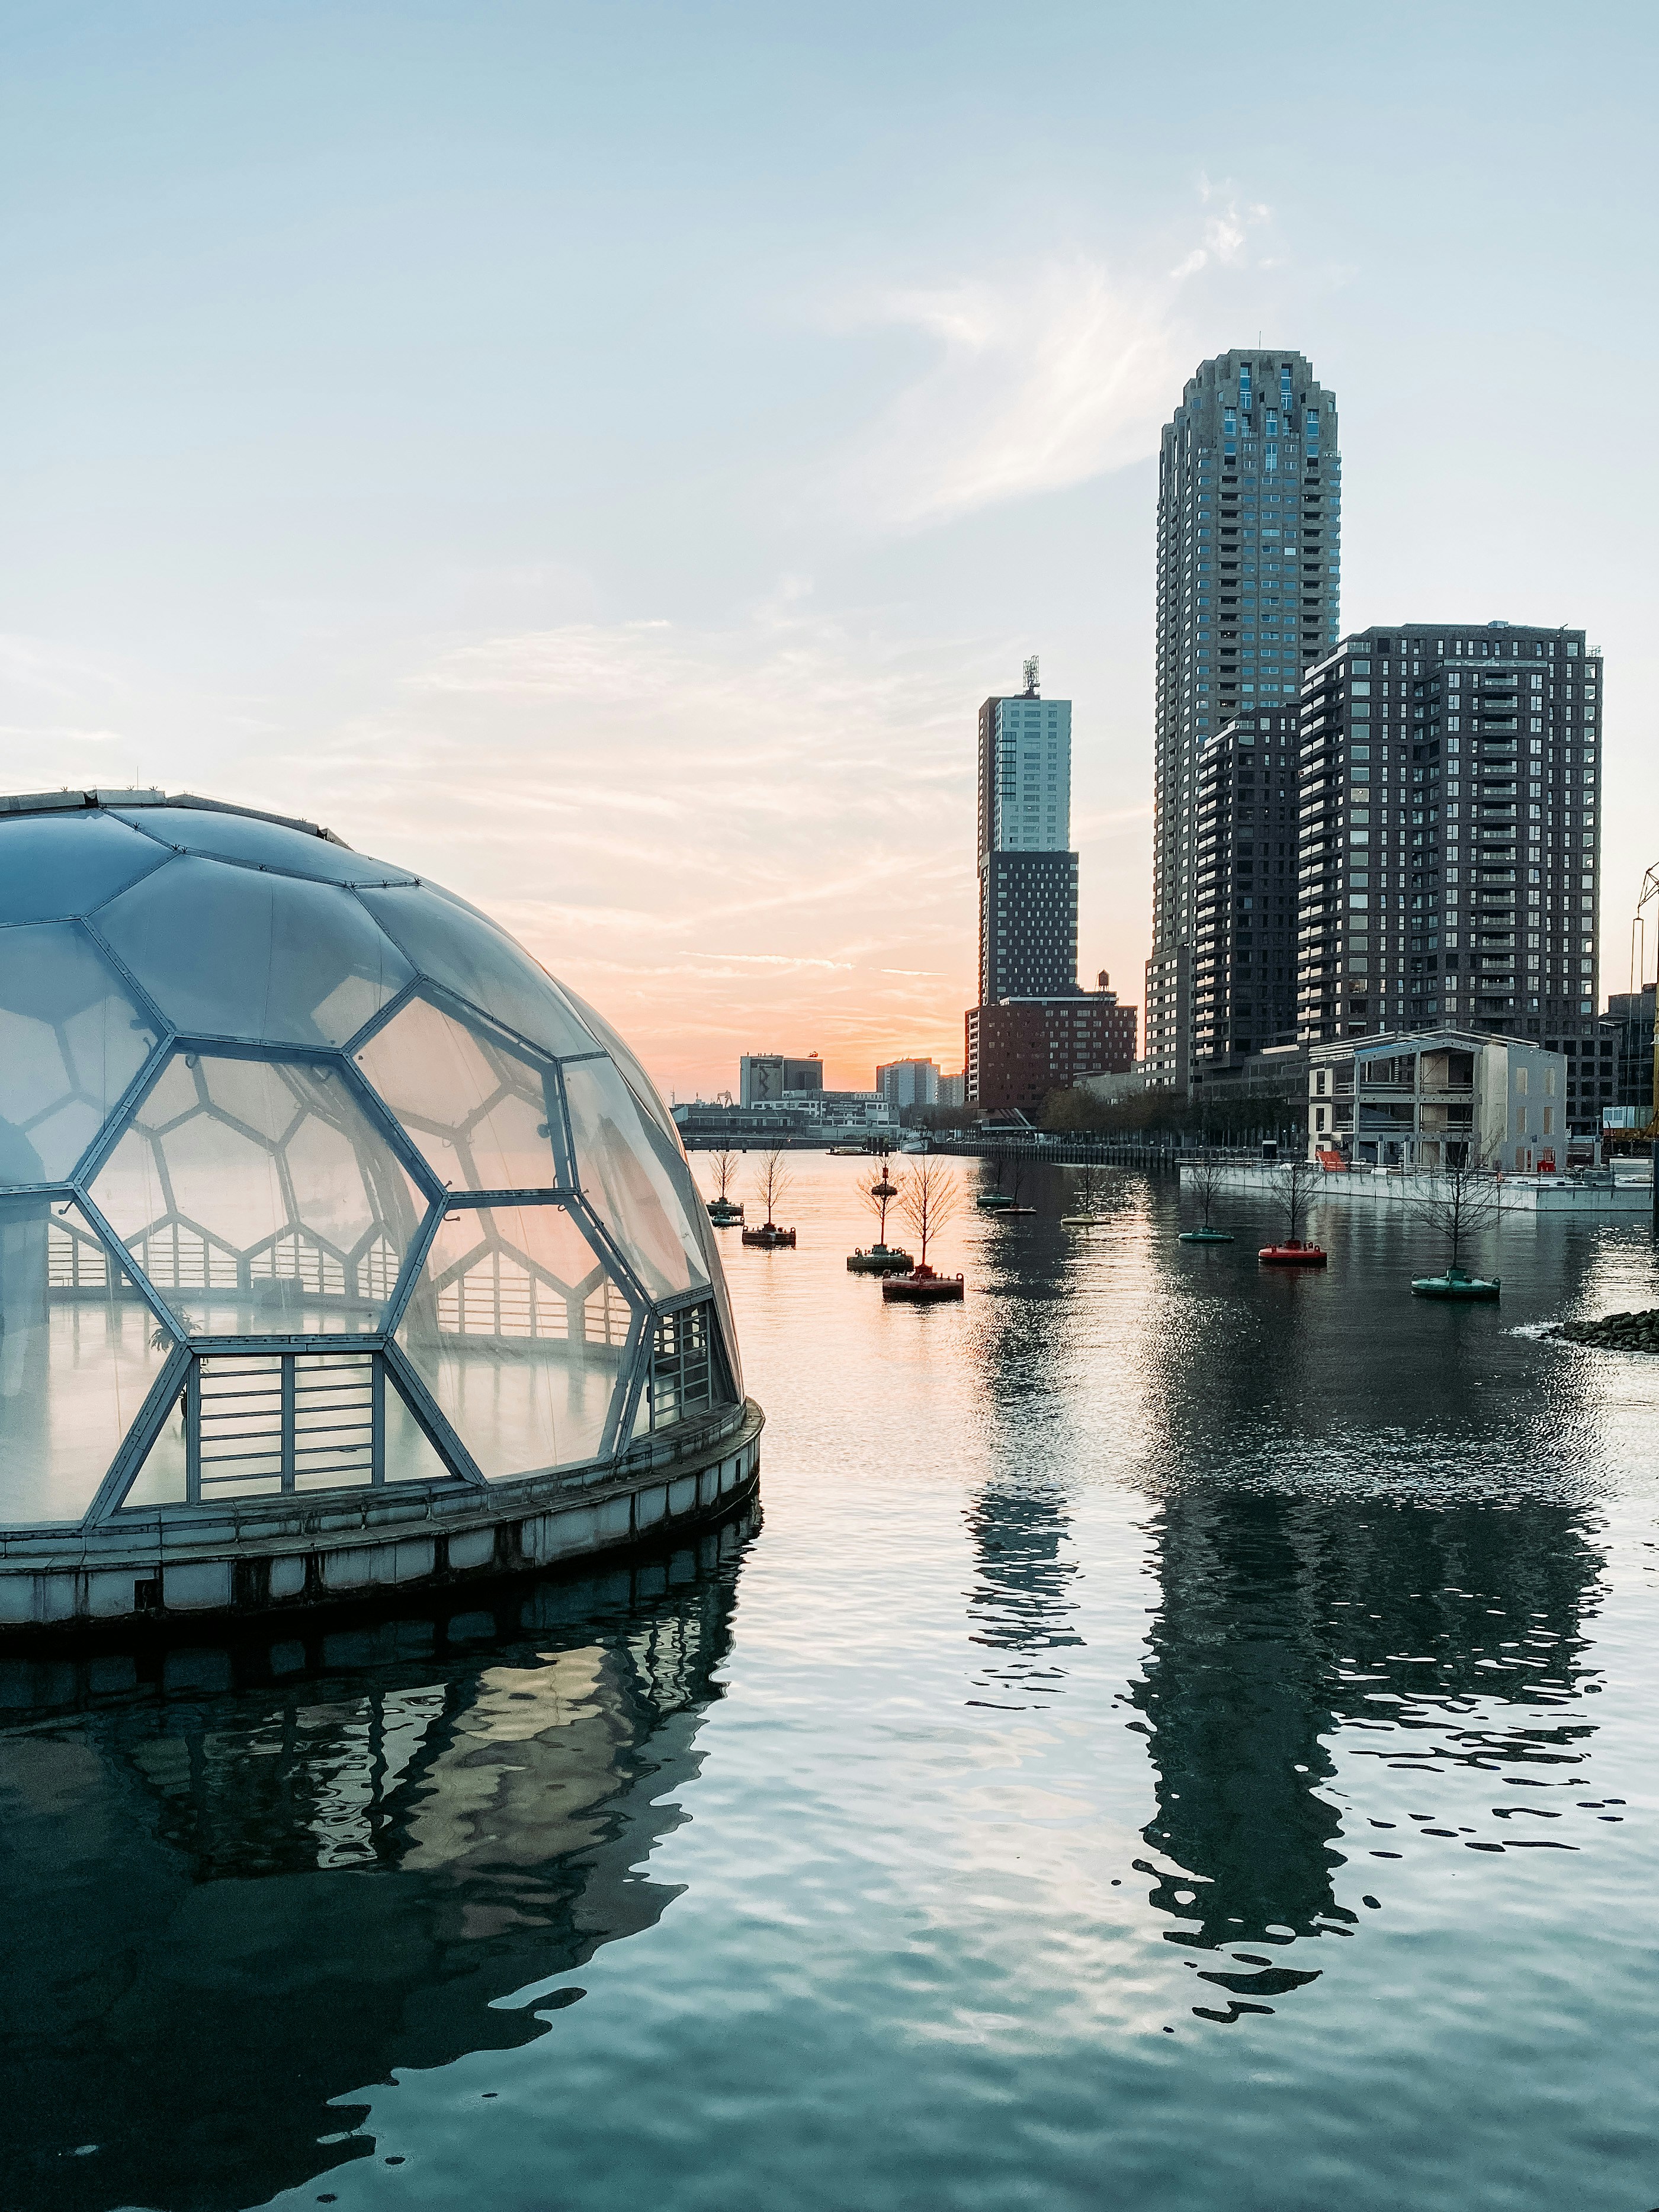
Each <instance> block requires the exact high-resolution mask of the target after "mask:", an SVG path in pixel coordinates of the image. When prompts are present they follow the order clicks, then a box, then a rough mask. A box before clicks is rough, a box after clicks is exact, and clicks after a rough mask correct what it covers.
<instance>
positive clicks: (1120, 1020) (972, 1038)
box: [964, 974, 1136, 1116]
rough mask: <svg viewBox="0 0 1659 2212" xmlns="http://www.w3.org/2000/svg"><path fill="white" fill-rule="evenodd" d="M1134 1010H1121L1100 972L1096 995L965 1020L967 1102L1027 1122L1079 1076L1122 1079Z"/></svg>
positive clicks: (1129, 1056) (1004, 1007) (1010, 1007)
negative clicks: (1009, 1113)
mask: <svg viewBox="0 0 1659 2212" xmlns="http://www.w3.org/2000/svg"><path fill="white" fill-rule="evenodd" d="M1135 1030H1136V1010H1135V1008H1134V1007H1133V1006H1119V1004H1118V1001H1117V993H1116V992H1115V991H1112V990H1109V989H1108V988H1107V983H1106V977H1105V975H1104V974H1102V975H1101V978H1100V987H1099V989H1098V990H1095V991H1075V990H1074V991H1073V993H1072V994H1071V995H1070V996H1069V997H1066V998H1057V999H1006V1000H1003V1001H1002V1002H1001V1003H1000V1005H997V1006H973V1007H970V1008H969V1012H968V1017H967V1038H966V1064H965V1068H964V1077H965V1081H966V1085H967V1091H968V1097H969V1102H970V1103H972V1104H975V1105H977V1106H981V1107H983V1108H984V1109H985V1110H986V1111H987V1113H1006V1112H1007V1111H1008V1110H1009V1109H1011V1108H1012V1109H1018V1111H1019V1112H1020V1113H1022V1114H1026V1115H1032V1116H1035V1115H1037V1114H1040V1113H1041V1112H1042V1102H1043V1100H1044V1099H1045V1098H1046V1097H1048V1093H1049V1092H1050V1091H1066V1090H1069V1089H1070V1087H1071V1086H1072V1085H1073V1084H1074V1083H1076V1082H1077V1081H1078V1080H1079V1078H1080V1077H1082V1076H1085V1075H1107V1074H1112V1075H1124V1074H1127V1073H1128V1072H1129V1070H1130V1069H1131V1068H1132V1067H1133V1066H1134V1061H1135Z"/></svg>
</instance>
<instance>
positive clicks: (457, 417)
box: [0, 0, 1659, 1095]
mask: <svg viewBox="0 0 1659 2212" xmlns="http://www.w3.org/2000/svg"><path fill="white" fill-rule="evenodd" d="M3 21H4V23H5V52H6V60H5V66H4V69H3V71H0V191H3V200H0V210H3V213H0V286H3V299H4V301H5V317H4V331H5V337H4V343H3V346H0V439H3V447H4V456H5V489H4V496H3V501H0V560H3V600H0V687H3V696H0V747H3V755H4V765H5V772H4V775H3V777H0V785H3V787H6V788H9V789H39V788H49V787H56V786H58V785H59V784H62V783H65V782H68V783H70V784H81V783H94V782H96V783H126V782H128V781H131V780H132V779H133V778H134V776H135V775H136V776H137V778H138V779H139V780H140V781H143V782H146V783H151V782H153V783H159V784H162V785H165V786H166V787H168V788H172V789H180V788H183V789H191V790H197V791H204V792H210V793H216V794H218V795H221V796H224V797H228V798H231V799H237V800H239V801H240V802H242V803H245V804H249V805H266V806H271V807H274V808H277V809H280V810H283V811H293V812H298V813H302V814H305V815H307V816H309V817H312V818H314V819H318V820H321V821H325V822H326V823H329V824H331V826H332V827H333V828H334V829H337V831H338V832H339V834H340V835H341V836H344V837H346V838H347V839H348V840H349V842H352V843H354V844H357V845H361V846H362V847H363V848H367V849H368V850H370V851H375V852H381V853H385V854H389V855H391V856H392V857H395V858H397V859H399V860H406V861H408V862H409V863H410V864H411V865H415V866H419V867H421V868H422V869H423V870H426V871H428V872H430V873H431V874H433V875H434V876H435V877H437V878H439V879H440V880H441V881H444V882H446V883H448V884H452V885H453V886H454V887H455V888H456V889H458V890H461V891H463V892H465V893H466V894H467V895H468V896H472V897H474V898H476V899H477V900H478V901H479V902H481V903H483V904H484V905H486V906H488V907H489V908H490V909H491V910H492V911H493V912H495V913H496V914H497V915H499V916H500V917H501V919H502V920H503V921H507V923H508V924H509V925H510V926H511V927H513V928H514V929H515V930H516V931H518V933H520V935H521V936H523V938H524V939H525V940H526V943H528V944H529V945H531V946H532V949H533V950H534V951H536V952H537V953H538V955H539V956H540V957H542V958H543V959H544V960H545V961H546V962H547V963H548V965H549V966H550V967H551V968H552V969H554V971H555V972H556V973H557V974H562V975H566V976H568V979H569V980H570V981H572V982H573V983H574V985H575V987H577V988H578V989H579V990H580V991H582V992H583V993H584V994H586V995H588V996H590V997H592V999H593V1000H594V1001H595V1002H596V1003H597V1004H598V1005H599V1006H601V1007H603V1008H604V1009H605V1011H606V1012H609V1013H610V1014H611V1015H612V1017H613V1018H615V1019H616V1020H617V1022H618V1023H619V1024H620V1025H621V1026H622V1027H623V1029H624V1030H626V1031H627V1032H629V1034H630V1035H631V1036H633V1037H634V1038H635V1041H636V1042H637V1043H638V1044H639V1046H640V1048H641V1051H642V1054H643V1055H644V1057H645V1058H646V1060H647V1064H648V1065H649V1066H651V1067H652V1069H653V1073H657V1074H658V1075H659V1078H660V1079H662V1080H663V1082H664V1083H665V1085H667V1086H668V1087H670V1088H672V1089H675V1090H678V1091H679V1092H680V1093H681V1095H686V1094H687V1093H689V1092H690V1091H695V1090H696V1089H698V1088H699V1087H701V1088H702V1090H703V1091H705V1092H708V1091H714V1090H716V1089H719V1088H720V1087H722V1086H724V1085H727V1084H729V1083H731V1082H732V1080H733V1079H734V1077H735V1062H736V1057H737V1054H738V1053H739V1052H741V1051H744V1050H748V1049H750V1048H765V1047H769V1046H775V1047H779V1048H786V1049H788V1050H792V1051H806V1050H812V1049H817V1050H819V1051H821V1052H823V1054H824V1056H825V1058H826V1060H827V1061H828V1062H829V1067H830V1070H831V1073H832V1077H833V1078H834V1079H837V1080H842V1081H848V1082H858V1083H867V1082H868V1081H869V1079H870V1075H871V1070H872V1066H873V1065H874V1061H875V1060H876V1059H877V1058H878V1057H887V1056H890V1054H892V1053H894V1052H896V1051H899V1050H917V1051H922V1052H932V1053H933V1054H935V1055H936V1056H937V1057H938V1058H939V1060H941V1061H942V1062H943V1063H944V1064H945V1065H947V1066H958V1065H960V1060H961V1036H962V1029H961V1012H962V1009H963V1007H964V1006H966V1005H967V1004H968V1003H969V1000H970V998H971V995H972V988H973V969H974V942H973V927H974V899H973V851H972V841H973V788H972V775H971V769H972V742H973V730H974V719H975V710H976V708H977V705H978V702H979V701H980V699H981V697H983V696H985V694H986V693H987V691H992V690H1001V689H1005V688H1012V687H1013V686H1014V685H1015V684H1016V682H1017V679H1018V666H1019V661H1020V659H1021V658H1022V656H1023V655H1024V653H1027V652H1033V651H1034V652H1038V653H1041V655H1042V663H1043V674H1044V684H1045V689H1047V690H1050V691H1052V692H1055V693H1058V694H1060V695H1063V696H1069V697H1071V698H1072V699H1073V701H1074V702H1075V709H1074V748H1073V749H1074V760H1075V788H1074V795H1073V836H1074V837H1075V838H1076V840H1077V842H1078V843H1079V848H1080V850H1081V853H1082V855H1083V899H1082V939H1083V943H1082V965H1083V968H1084V971H1085V975H1092V973H1093V971H1094V970H1095V969H1097V968H1098V967H1101V966H1105V967H1107V968H1109V969H1110V970H1111V971H1112V975H1113V981H1114V982H1115V984H1117V985H1119V986H1121V987H1122V989H1123V991H1124V994H1125V995H1126V996H1127V997H1129V998H1132V999H1133V1000H1136V1001H1137V1002H1138V1001H1139V999H1140V996H1141V975H1140V963H1141V962H1142V960H1143V959H1144V957H1145V955H1146V949H1147V919H1148V912H1149V908H1150V877H1149V858H1148V856H1149V850H1150V828H1151V711H1152V507H1153V499H1154V467H1153V456H1154V454H1155V452H1156V445H1157V433H1158V425H1159V423H1160V422H1161V421H1162V420H1163V419H1164V417H1165V416H1167V414H1168V413H1169V411H1170V409H1171V407H1172V406H1173V405H1174V404H1175V402H1176V399H1177V398H1178V397H1179V392H1180V387H1181V384H1182V380H1183V378H1184V377H1185V376H1186V375H1187V374H1188V373H1189V372H1190V370H1191V368H1193V366H1194V364H1195V363H1196V362H1198V361H1199V360H1200V359H1201V358H1203V357H1204V356H1206V355H1207V354H1209V353H1212V352H1214V351H1216V350H1218V349H1221V348H1223V347H1225V346H1227V345H1231V344H1239V343H1251V342H1254V341H1255V339H1256V337H1257V336H1258V333H1259V334H1260V336H1261V339H1262V341H1263V342H1264V343H1266V344H1267V345H1269V346H1274V345H1277V346H1296V347H1298V348H1299V349H1301V350H1303V351H1304V352H1305V353H1307V354H1308V355H1309V356H1310V357H1311V358H1312V360H1313V361H1314V362H1315V364H1316V368H1317V371H1318V373H1319V374H1320V375H1321V377H1322V380H1324V381H1325V382H1326V383H1327V385H1328V386H1330V387H1332V388H1333V389H1334V392H1335V393H1336V397H1337V402H1338V405H1339V409H1340V418H1341V431H1342V448H1343V453H1344V464H1345V466H1344V537H1345V546H1344V580H1343V621H1344V624H1345V627H1349V628H1359V627H1362V626H1364V624H1365V623H1370V622H1374V621H1400V620H1407V619H1417V618H1424V619H1435V618H1444V619H1445V620H1447V621H1449V622H1451V621H1457V622H1471V621H1484V620H1486V619H1488V618H1490V617H1493V616H1504V617H1508V618H1509V619H1510V620H1514V621H1538V622H1551V623H1555V622H1560V623H1572V624H1579V623H1582V624H1584V625H1585V626H1587V627H1588V628H1589V631H1590V633H1591V635H1592V640H1593V641H1594V642H1596V643H1599V644H1601V646H1602V647H1604V649H1605V651H1606V653H1607V702H1608V703H1607V733H1608V734H1607V793H1608V799H1609V804H1608V806H1607V815H1608V817H1609V822H1608V829H1607V873H1606V884H1607V897H1606V905H1605V917H1604V919H1605V929H1604V947H1605V958H1604V981H1605V982H1606V984H1607V986H1608V987H1613V988H1621V987H1623V986H1624V983H1625V981H1626V974H1627V969H1628V959H1629V955H1628V921H1627V917H1628V915H1629V912H1630V909H1631V908H1632V904H1633V902H1634V899H1635V896H1636V891H1637V888H1638V883H1639V880H1640V876H1641V872H1642V870H1643V868H1644V866H1646V865H1647V864H1648V863H1649V862H1650V860H1659V850H1655V849H1654V848H1653V842H1652V841H1653V839H1654V838H1655V836H1659V819H1656V807H1655V804H1654V801H1655V798H1656V790H1659V774H1656V770H1655V768H1654V766H1653V747H1652V745H1651V744H1650V741H1649V737H1648V732H1649V709H1648V706H1647V703H1646V702H1647V699H1648V696H1649V692H1650V688H1651V684H1652V680H1653V678H1654V676H1655V674H1656V670H1655V667H1654V665H1653V663H1654V652H1653V647H1652V646H1651V644H1650V637H1649V631H1650V622H1649V619H1648V615H1649V605H1650V600H1651V597H1652V591H1653V573H1652V560H1651V553H1650V541H1651V536H1652V532H1651V529H1650V527H1649V526H1646V525H1645V524H1644V518H1645V517H1647V516H1648V515H1650V513H1651V512H1652V509H1653V506H1654V501H1655V495H1656V485H1655V483H1654V465H1653V461H1652V459H1651V455H1650V447H1649V444H1648V442H1647V441H1645V440H1644V438H1643V437H1642V436H1641V435H1640V432H1639V416H1640V409H1641V405H1642V402H1641V400H1640V396H1639V395H1640V392H1641V390H1642V389H1643V388H1644V384H1645V381H1646V372H1647V369H1648V364H1649V362H1650V359H1651V357H1652V356H1653V354H1654V351H1655V346H1654V339H1655V335H1656V333H1655V327H1654V325H1655V314H1654V309H1653V305H1652V289H1653V288H1652V282H1651V272H1650V264H1651V258H1652V252H1651V246H1650V240H1649V230H1650V222H1651V215H1650V203H1651V191H1650V183H1649V174H1648V165H1647V162H1646V160H1645V149H1646V148H1647V145H1648V143H1649V140H1650V116H1649V113H1648V112H1647V88H1648V87H1649V86H1650V83H1651V81H1652V76H1653V65H1654V61H1655V51H1654V50H1655V35H1654V29H1653V21H1654V19H1653V17H1652V15H1651V12H1650V11H1646V10H1642V11H1638V9H1634V8H1626V7H1616V6H1613V7H1599V8H1598V7H1592V8H1590V9H1586V10H1583V11H1581V12H1580V13H1579V14H1578V15H1577V16H1575V17H1572V18H1570V19H1569V18H1567V17H1566V16H1565V15H1564V14H1563V13H1562V11H1559V10H1558V9H1544V8H1542V7H1537V6H1531V5H1522V6H1518V7H1517V6H1511V7H1506V8H1502V9H1499V8H1495V7H1492V8H1488V7H1455V6H1453V7H1449V8H1447V7H1441V8H1434V9H1431V8H1426V7H1423V8H1419V7H1414V6H1407V7H1398V8H1393V9H1387V8H1385V9H1364V10H1362V9H1335V10H1325V11H1321V12H1318V13H1315V12H1312V11H1290V10H1285V11H1279V12H1278V13H1276V14H1275V13H1272V12H1267V11H1261V12H1258V13H1257V14H1256V15H1254V16H1250V15H1247V14H1246V13H1245V11H1242V10H1237V11H1236V10H1231V9H1228V10H1224V9H1219V8H1215V7H1211V6H1206V5H1201V4H1200V5H1196V6H1194V7H1192V8H1189V9H1185V10H1183V11H1181V12H1179V13H1178V14H1177V12H1176V11H1174V10H1167V9H1166V10H1152V11H1148V10H1135V11H1130V10H1128V9H1121V8H1116V7H1109V6H1108V7H1094V8H1083V7H1074V6H1043V5H1036V6H1032V5H1027V6H1026V7H1024V8H1023V9H1018V10H1016V9H1007V8H1004V9H990V8H986V7H979V6H975V5H971V4H969V5H961V4H958V5H955V6H951V7H949V8H946V7H943V6H940V7H916V6H911V7H904V6H899V7H887V8H881V9H877V8H872V7H863V6H858V5H853V6H842V7H840V8H838V9H834V10H829V9H804V8H797V7H792V6H774V7H770V8H765V9H762V8H757V7H746V6H738V5H712V6H710V5H702V6H698V7H696V8H695V9H694V8H685V7H680V8H671V7H665V6H629V5H611V6H608V7H600V6H597V5H595V6H586V7H567V6H560V5H543V6H537V7H530V6H507V5H496V4H491V0H471V4H468V5H466V6H465V7H463V6H459V5H453V6H431V5H425V6H423V5H419V4H409V5H404V6H400V7H398V8H391V7H374V6H364V5H356V4H353V0H333V4H331V5H330V6H327V7H321V6H313V5H310V4H305V0H285V3H284V4H283V5H281V6H238V5H236V4H234V0H228V4H227V0H221V3H220V4H217V5H215V6H212V7H207V6H185V5H179V6H147V5H143V4H126V5H122V6H118V7H117V6H78V5H76V4H74V0H54V4H52V5H50V6H30V5H22V4H13V5H12V6H11V7H10V8H9V9H7V10H6V11H5V15H4V18H3Z"/></svg>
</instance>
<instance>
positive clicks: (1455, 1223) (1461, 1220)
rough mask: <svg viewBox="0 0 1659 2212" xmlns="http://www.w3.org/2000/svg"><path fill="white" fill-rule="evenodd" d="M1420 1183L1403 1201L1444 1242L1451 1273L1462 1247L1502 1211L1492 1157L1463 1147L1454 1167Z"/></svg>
mask: <svg viewBox="0 0 1659 2212" xmlns="http://www.w3.org/2000/svg"><path fill="white" fill-rule="evenodd" d="M1450 1149H1451V1147H1450V1146H1448V1147H1447V1150H1448V1151H1449V1150H1450ZM1415 1180H1417V1178H1413V1181H1415ZM1422 1181H1423V1182H1424V1184H1425V1188H1422V1189H1420V1190H1409V1191H1408V1192H1407V1200H1406V1202H1407V1205H1408V1206H1410V1207H1411V1210H1412V1212H1413V1213H1414V1214H1415V1215H1416V1216H1417V1218H1418V1219H1419V1221H1420V1222H1421V1223H1422V1224H1423V1225H1424V1227H1425V1229H1427V1230H1429V1231H1431V1232H1432V1233H1433V1234H1434V1235H1435V1236H1437V1237H1443V1239H1444V1240H1445V1243H1446V1245H1447V1248H1448V1255H1447V1262H1446V1272H1447V1273H1448V1274H1450V1273H1452V1272H1453V1271H1454V1270H1455V1268H1457V1267H1460V1266H1461V1264H1462V1252H1463V1247H1464V1246H1465V1245H1466V1244H1467V1243H1468V1242H1469V1240H1470V1239H1471V1238H1472V1237H1476V1236H1478V1235H1479V1234H1480V1231H1482V1230H1485V1229H1490V1228H1492V1226H1493V1225H1494V1224H1495V1223H1496V1222H1497V1220H1498V1217H1499V1216H1500V1214H1501V1213H1502V1212H1503V1210H1504V1186H1503V1184H1502V1182H1500V1181H1499V1180H1498V1176H1496V1175H1495V1174H1493V1172H1492V1156H1491V1155H1490V1154H1488V1153H1486V1152H1476V1151H1475V1149H1474V1146H1472V1145H1471V1146H1465V1147H1464V1148H1463V1156H1462V1158H1461V1159H1460V1160H1459V1161H1458V1162H1457V1163H1456V1164H1455V1166H1453V1167H1449V1168H1441V1169H1439V1170H1435V1171H1432V1172H1431V1173H1430V1174H1428V1175H1425V1176H1424V1177H1423V1178H1422Z"/></svg>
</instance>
